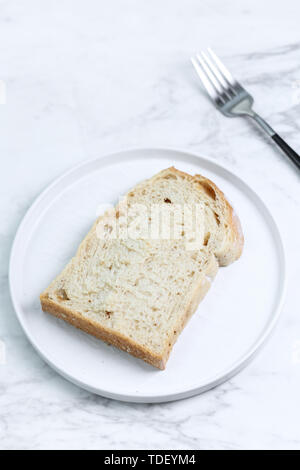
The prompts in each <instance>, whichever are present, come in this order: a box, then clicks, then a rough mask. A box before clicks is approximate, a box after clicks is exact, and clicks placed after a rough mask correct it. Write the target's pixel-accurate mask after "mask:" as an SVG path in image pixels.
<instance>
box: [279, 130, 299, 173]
mask: <svg viewBox="0 0 300 470" xmlns="http://www.w3.org/2000/svg"><path fill="white" fill-rule="evenodd" d="M272 139H273V140H274V142H276V144H277V145H278V146H279V147H280V148H281V150H283V151H284V153H285V154H286V155H287V156H288V157H289V159H290V160H292V162H293V163H295V165H296V166H297V167H298V168H299V170H300V156H299V155H298V153H297V152H295V150H293V149H292V148H291V147H290V146H289V145H288V144H287V143H286V142H285V141H284V140H283V139H282V138H281V137H280V135H278V134H274V135H272Z"/></svg>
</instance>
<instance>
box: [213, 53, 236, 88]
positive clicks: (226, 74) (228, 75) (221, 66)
mask: <svg viewBox="0 0 300 470" xmlns="http://www.w3.org/2000/svg"><path fill="white" fill-rule="evenodd" d="M207 50H208V53H209V54H210V56H211V57H212V59H213V60H214V62H215V64H216V66H217V67H218V69H219V71H220V72H221V73H222V75H223V76H224V78H225V79H226V81H227V82H228V84H229V85H231V86H233V87H234V88H235V89H240V90H241V89H243V87H242V86H241V85H240V84H239V82H238V81H237V80H236V79H235V78H233V76H232V75H231V73H230V72H229V70H228V69H227V68H226V67H225V65H224V64H223V62H221V60H220V59H219V57H218V56H217V55H216V54H215V53H214V51H213V50H212V49H211V48H210V47H209V48H208V49H207Z"/></svg>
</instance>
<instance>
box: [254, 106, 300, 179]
mask: <svg viewBox="0 0 300 470" xmlns="http://www.w3.org/2000/svg"><path fill="white" fill-rule="evenodd" d="M249 116H250V117H252V118H253V119H254V120H255V121H256V122H257V124H258V125H259V126H260V127H261V128H262V129H263V130H264V131H265V132H266V133H267V134H268V135H269V137H271V138H272V139H273V140H274V142H276V144H277V145H278V147H280V148H281V150H282V151H283V152H284V153H285V155H286V156H287V157H288V158H289V159H290V160H291V161H292V162H293V163H294V164H295V165H296V167H297V168H298V169H299V170H300V155H299V154H298V153H297V152H295V150H293V149H292V148H291V147H290V146H289V145H288V144H287V143H286V142H285V141H284V140H283V139H282V138H281V137H280V136H279V135H278V134H277V133H276V132H275V131H274V129H272V127H271V126H269V124H268V123H267V122H266V121H265V120H264V119H262V118H261V117H260V116H259V115H258V114H256V113H255V112H254V111H253V112H252V113H251V114H249Z"/></svg>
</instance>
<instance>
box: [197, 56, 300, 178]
mask: <svg viewBox="0 0 300 470" xmlns="http://www.w3.org/2000/svg"><path fill="white" fill-rule="evenodd" d="M191 61H192V64H193V66H194V68H195V70H196V72H197V74H198V75H199V77H200V79H201V81H202V84H203V86H204V88H205V89H206V91H207V93H208V94H209V96H210V98H211V99H212V101H213V102H214V104H215V106H216V107H217V109H219V111H221V113H223V114H224V115H225V116H229V117H237V116H248V117H250V118H252V119H254V120H255V121H256V122H257V124H258V125H259V126H260V127H261V128H262V129H263V130H264V131H265V132H266V133H267V134H268V136H269V137H271V138H272V139H273V140H274V142H276V144H277V145H278V146H279V147H280V148H281V150H283V152H284V153H285V154H286V155H287V156H288V157H289V158H290V159H291V160H292V161H293V162H294V163H295V165H296V166H297V167H298V168H299V169H300V156H299V155H298V154H297V152H295V150H293V149H292V148H291V147H290V146H289V145H288V144H287V143H286V142H285V141H284V140H283V139H282V138H281V137H280V136H279V135H278V134H277V133H276V132H275V131H274V129H272V127H271V126H269V124H268V123H267V122H266V121H265V120H264V119H262V118H261V117H260V116H259V115H258V114H257V113H256V112H255V111H253V109H252V105H253V102H254V99H253V97H252V96H251V95H250V93H248V92H247V91H246V90H245V88H243V87H242V85H241V84H240V83H239V82H238V81H237V80H235V79H234V78H233V77H232V75H231V73H230V72H229V71H228V69H227V68H226V67H225V65H224V64H223V63H222V62H221V60H220V59H219V58H218V57H217V55H216V54H215V53H214V52H213V51H212V50H211V49H210V48H208V52H207V53H204V52H201V54H197V55H196V56H195V57H191Z"/></svg>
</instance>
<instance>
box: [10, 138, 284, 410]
mask: <svg viewBox="0 0 300 470" xmlns="http://www.w3.org/2000/svg"><path fill="white" fill-rule="evenodd" d="M153 151H155V152H162V153H163V152H165V153H166V152H167V153H176V154H177V155H178V154H185V156H187V155H188V156H190V157H194V158H196V159H198V160H200V161H202V162H206V163H207V164H208V165H209V166H210V168H211V169H212V170H218V172H219V173H221V174H224V172H225V173H226V176H229V177H230V178H231V182H232V179H233V180H235V182H239V183H240V184H242V186H244V187H245V188H246V189H247V191H248V194H250V195H251V198H252V199H254V200H255V203H256V204H255V205H256V206H257V203H258V204H259V205H260V210H261V209H262V210H263V212H264V213H265V214H266V215H267V217H268V222H269V223H271V225H272V228H273V229H274V230H273V231H272V234H273V237H274V240H275V242H276V249H277V250H276V251H277V252H278V257H279V261H280V266H281V274H280V294H279V296H278V302H277V303H276V305H275V307H274V308H273V311H272V316H271V318H270V320H269V321H268V323H267V325H266V327H265V328H264V329H263V330H262V331H261V334H260V335H259V336H258V339H256V340H255V341H254V343H253V345H252V347H251V348H250V349H249V350H248V351H246V353H244V355H243V356H241V357H240V358H239V359H238V360H237V361H236V362H234V363H233V364H231V366H230V367H229V368H227V369H226V370H223V371H221V372H219V373H218V374H217V375H216V376H213V377H212V378H211V379H209V380H208V381H206V383H205V384H203V383H200V384H198V385H197V386H195V387H193V388H190V389H189V390H181V391H175V392H173V393H168V394H157V395H153V394H152V395H144V394H139V393H135V394H130V395H127V394H125V393H117V392H115V391H110V390H105V388H104V389H102V388H101V389H100V388H95V387H93V386H92V385H90V384H88V383H85V382H84V381H82V380H79V379H78V378H76V377H73V376H72V375H70V374H68V372H66V371H65V370H64V369H62V368H60V367H59V366H57V365H56V364H55V362H53V361H52V360H51V359H50V358H48V357H47V355H46V354H44V352H43V351H42V350H41V349H40V347H39V346H38V344H36V342H35V340H34V338H33V337H32V336H31V333H30V332H29V331H28V330H29V329H28V328H27V327H26V325H25V321H23V315H22V311H21V309H19V306H18V302H17V298H16V297H17V296H16V294H15V292H14V283H13V276H14V263H15V257H16V254H17V248H18V244H19V242H20V239H21V235H22V231H23V227H24V226H25V224H26V222H27V220H28V219H29V218H30V216H31V213H32V212H33V211H34V210H35V208H36V207H37V206H38V204H39V203H40V202H41V201H42V200H43V199H44V198H45V197H46V196H47V194H48V192H50V191H51V190H52V189H53V188H54V187H55V186H57V185H59V184H60V183H61V181H63V180H64V179H67V178H68V177H69V176H71V175H72V173H74V175H75V174H76V172H77V171H78V170H79V169H81V168H82V169H83V168H84V167H88V166H89V165H92V166H93V164H96V163H97V162H99V161H101V160H103V159H105V158H111V159H114V158H115V157H117V156H121V155H122V154H124V155H126V154H128V155H129V154H131V153H138V152H145V153H146V152H153ZM233 183H234V182H233ZM8 277H9V289H10V296H11V300H12V304H13V307H14V310H15V313H16V316H17V319H18V321H19V323H20V325H21V327H22V330H23V332H24V334H25V336H26V337H27V339H28V340H29V342H30V344H31V345H32V346H33V347H34V349H35V350H36V351H37V353H38V354H39V355H40V356H41V357H42V359H43V360H44V361H45V362H46V363H47V364H48V365H49V366H50V367H52V368H53V369H54V370H55V371H56V372H57V373H59V374H60V375H61V376H63V377H64V378H66V379H67V380H69V381H70V382H72V383H74V384H76V385H77V386H79V387H81V388H83V389H85V390H88V391H89V392H92V393H95V394H97V395H100V396H103V397H106V398H111V399H115V400H120V401H125V402H134V403H163V402H169V401H175V400H181V399H183V398H188V397H192V396H195V395H198V394H200V393H204V392H206V391H208V390H210V389H212V388H214V387H216V386H218V385H220V384H222V383H224V382H226V381H227V380H229V379H230V378H231V377H233V376H234V375H236V374H237V373H238V372H240V371H241V370H242V369H244V368H245V367H246V366H247V365H248V364H249V363H250V362H251V361H252V360H253V359H254V357H255V356H256V355H257V354H258V352H259V351H260V350H261V348H262V347H263V345H264V344H265V342H266V340H267V339H268V338H269V337H270V335H271V333H272V332H273V330H274V327H275V325H276V323H277V321H278V319H279V316H280V313H281V311H282V306H283V303H284V300H285V296H286V290H287V275H286V255H285V249H284V243H283V240H282V236H281V233H280V230H279V227H278V225H277V223H276V221H275V219H274V217H273V215H272V213H271V211H270V210H269V208H268V206H267V205H266V204H265V202H264V201H263V200H262V199H261V198H260V196H259V195H258V194H257V193H256V192H255V191H254V189H252V187H251V186H249V185H248V183H246V182H245V181H244V179H243V178H241V177H240V176H238V175H237V174H236V173H235V171H234V170H233V171H232V168H231V166H230V165H228V164H227V163H226V164H223V163H222V164H220V163H219V162H216V161H215V160H213V159H212V158H210V157H207V156H202V155H200V154H198V153H194V151H191V150H189V149H184V148H173V147H155V146H154V147H132V148H127V149H125V150H124V149H123V150H119V151H114V152H112V153H105V154H102V155H100V156H98V157H95V158H92V159H87V160H85V161H83V162H80V163H78V164H77V165H74V166H72V167H70V168H69V169H67V170H66V171H64V172H63V173H62V174H61V175H59V176H58V177H56V178H55V179H54V180H52V182H50V183H49V184H48V185H47V186H46V187H45V188H44V189H43V190H42V191H41V192H40V193H39V194H38V196H37V197H36V198H35V199H34V200H33V202H32V204H31V205H30V207H29V208H28V209H27V211H26V212H25V214H24V216H23V218H22V220H21V222H20V224H19V226H18V228H17V231H16V234H15V236H14V240H13V243H12V248H11V253H10V259H9V270H8Z"/></svg>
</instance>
